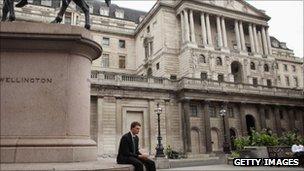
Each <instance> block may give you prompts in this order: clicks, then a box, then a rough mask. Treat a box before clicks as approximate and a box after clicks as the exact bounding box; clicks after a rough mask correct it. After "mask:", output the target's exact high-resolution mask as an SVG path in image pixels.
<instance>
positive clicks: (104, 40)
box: [102, 37, 110, 46]
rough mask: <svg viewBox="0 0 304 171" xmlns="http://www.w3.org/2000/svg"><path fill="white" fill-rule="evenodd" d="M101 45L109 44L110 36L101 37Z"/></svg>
mask: <svg viewBox="0 0 304 171" xmlns="http://www.w3.org/2000/svg"><path fill="white" fill-rule="evenodd" d="M102 45H105V46H109V45H110V38H108V37H103V38H102Z"/></svg>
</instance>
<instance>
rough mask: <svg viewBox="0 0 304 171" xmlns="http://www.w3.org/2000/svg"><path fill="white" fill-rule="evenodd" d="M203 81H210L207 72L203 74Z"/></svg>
mask: <svg viewBox="0 0 304 171" xmlns="http://www.w3.org/2000/svg"><path fill="white" fill-rule="evenodd" d="M201 79H202V80H207V79H208V75H207V72H201Z"/></svg>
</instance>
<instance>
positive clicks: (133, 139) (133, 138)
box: [132, 136, 135, 154]
mask: <svg viewBox="0 0 304 171" xmlns="http://www.w3.org/2000/svg"><path fill="white" fill-rule="evenodd" d="M132 141H133V153H134V154H135V136H134V137H132Z"/></svg>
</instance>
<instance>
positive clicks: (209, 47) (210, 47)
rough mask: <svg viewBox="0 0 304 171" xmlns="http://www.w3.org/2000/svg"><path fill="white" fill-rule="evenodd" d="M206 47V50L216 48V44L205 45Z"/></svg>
mask: <svg viewBox="0 0 304 171" xmlns="http://www.w3.org/2000/svg"><path fill="white" fill-rule="evenodd" d="M204 48H205V49H206V50H214V46H212V45H205V46H204Z"/></svg>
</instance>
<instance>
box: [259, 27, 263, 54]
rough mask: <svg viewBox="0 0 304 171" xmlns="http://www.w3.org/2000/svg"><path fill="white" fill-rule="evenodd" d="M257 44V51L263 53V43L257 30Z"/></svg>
mask: <svg viewBox="0 0 304 171" xmlns="http://www.w3.org/2000/svg"><path fill="white" fill-rule="evenodd" d="M258 42H259V43H258V44H259V51H260V53H261V54H263V53H264V52H263V43H262V34H261V31H258Z"/></svg>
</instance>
